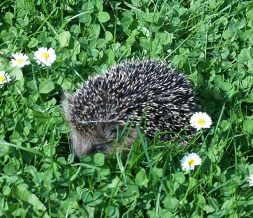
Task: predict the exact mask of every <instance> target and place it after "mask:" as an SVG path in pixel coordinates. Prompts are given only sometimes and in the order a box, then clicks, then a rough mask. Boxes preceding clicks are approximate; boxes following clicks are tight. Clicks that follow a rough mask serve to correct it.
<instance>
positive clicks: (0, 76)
mask: <svg viewBox="0 0 253 218" xmlns="http://www.w3.org/2000/svg"><path fill="white" fill-rule="evenodd" d="M5 80H6V78H5V76H4V75H0V83H2V82H4V81H5Z"/></svg>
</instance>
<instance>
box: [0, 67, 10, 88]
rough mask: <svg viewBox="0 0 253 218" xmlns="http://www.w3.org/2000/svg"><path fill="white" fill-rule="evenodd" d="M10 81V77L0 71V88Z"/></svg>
mask: <svg viewBox="0 0 253 218" xmlns="http://www.w3.org/2000/svg"><path fill="white" fill-rule="evenodd" d="M10 81H11V78H10V76H9V75H8V74H7V73H5V72H4V71H0V88H2V87H3V86H4V84H5V83H8V82H10Z"/></svg>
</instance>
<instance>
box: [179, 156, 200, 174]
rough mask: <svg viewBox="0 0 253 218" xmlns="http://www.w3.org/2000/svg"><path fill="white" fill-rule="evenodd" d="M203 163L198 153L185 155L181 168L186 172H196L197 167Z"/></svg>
mask: <svg viewBox="0 0 253 218" xmlns="http://www.w3.org/2000/svg"><path fill="white" fill-rule="evenodd" d="M201 162H202V160H201V158H200V156H199V155H198V154H196V153H191V154H187V155H185V156H184V157H183V158H182V160H181V166H182V169H183V170H184V171H190V170H194V168H195V166H197V165H200V164H201Z"/></svg>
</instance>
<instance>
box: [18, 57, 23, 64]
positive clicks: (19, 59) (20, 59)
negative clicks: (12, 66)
mask: <svg viewBox="0 0 253 218" xmlns="http://www.w3.org/2000/svg"><path fill="white" fill-rule="evenodd" d="M16 61H17V64H23V63H24V62H25V60H24V59H23V58H18V59H17V60H16Z"/></svg>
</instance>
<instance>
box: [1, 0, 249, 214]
mask: <svg viewBox="0 0 253 218" xmlns="http://www.w3.org/2000/svg"><path fill="white" fill-rule="evenodd" d="M0 10H1V14H0V21H1V22H0V48H1V49H0V50H1V56H0V62H1V65H0V70H4V71H6V72H7V73H8V74H9V75H10V76H11V77H12V81H11V82H10V83H8V84H6V85H5V86H4V87H3V88H1V89H0V94H1V98H0V109H1V110H0V118H1V122H0V163H1V167H0V188H1V190H2V192H1V193H0V216H1V217H12V216H14V217H164V218H165V217H166V218H167V217H180V218H181V217H208V218H216V217H229V218H230V217H231V218H232V217H233V218H236V217H252V216H253V210H252V206H253V190H252V188H250V187H249V182H248V178H249V175H250V174H252V173H253V155H252V149H253V138H252V133H253V115H252V110H253V107H252V102H253V93H252V81H253V76H252V75H253V50H252V45H253V41H252V39H253V28H252V26H253V4H252V2H251V1H243V0H235V1H222V0H205V1H204V0H195V1H188V0H187V1H177V0H175V1H161V0H151V1H150V0H149V1H147V0H131V1H130V0H127V1H114V0H112V1H102V0H93V1H88V0H85V1H77V0H63V1H57V0H49V1H44V0H39V1H34V0H17V1H11V0H3V1H1V3H0ZM39 47H47V48H49V47H52V48H54V49H55V50H56V54H57V60H56V62H55V63H54V64H53V65H52V66H51V67H42V66H40V65H38V64H37V63H36V62H35V61H34V59H33V53H34V52H35V51H36V50H37V49H38V48H39ZM20 51H21V52H23V53H26V54H27V55H28V56H29V58H30V61H31V64H30V65H28V66H25V67H24V68H22V69H17V68H13V67H11V66H10V57H11V55H12V54H13V53H16V52H20ZM132 57H134V58H142V57H146V58H159V59H165V60H166V61H168V62H171V63H172V65H174V66H175V67H176V68H178V69H180V70H182V71H183V72H184V73H185V74H186V75H187V77H188V78H189V79H190V80H191V82H192V84H193V86H194V87H195V89H196V92H197V93H198V96H199V102H200V105H201V108H202V111H206V112H207V113H208V114H209V115H210V116H211V117H212V120H213V122H214V124H213V126H212V128H211V129H208V130H205V131H201V132H199V133H196V134H195V135H194V136H193V137H192V139H191V140H190V141H189V142H188V146H187V147H182V146H180V145H179V142H178V140H171V141H168V142H159V141H156V140H154V141H152V142H147V140H146V139H145V137H144V136H143V135H142V134H141V133H139V141H138V142H136V143H135V145H134V146H133V148H132V150H131V151H130V152H129V154H128V155H127V157H126V158H123V157H122V156H121V154H117V155H115V156H111V157H109V158H107V157H105V156H104V155H103V154H100V153H97V154H95V155H90V156H87V157H85V158H83V159H82V160H81V161H80V162H75V161H74V157H73V155H72V154H71V148H70V141H69V138H70V136H69V128H68V126H67V124H66V122H65V121H64V118H63V116H62V112H61V100H62V96H63V91H66V90H67V91H72V90H75V88H77V87H78V86H79V85H80V84H81V83H82V82H83V81H85V80H86V79H87V77H88V76H89V75H91V74H92V75H93V74H96V73H99V72H101V71H103V70H104V69H107V68H108V67H110V66H111V65H113V64H115V63H118V62H120V61H122V60H125V59H130V58H132ZM182 137H183V136H182ZM190 152H196V153H197V154H199V155H200V156H201V158H202V160H203V163H202V164H201V166H199V167H198V168H196V169H195V170H194V171H191V172H190V173H185V172H183V171H182V169H181V166H180V160H181V159H182V157H183V156H184V155H185V154H187V153H190Z"/></svg>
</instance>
